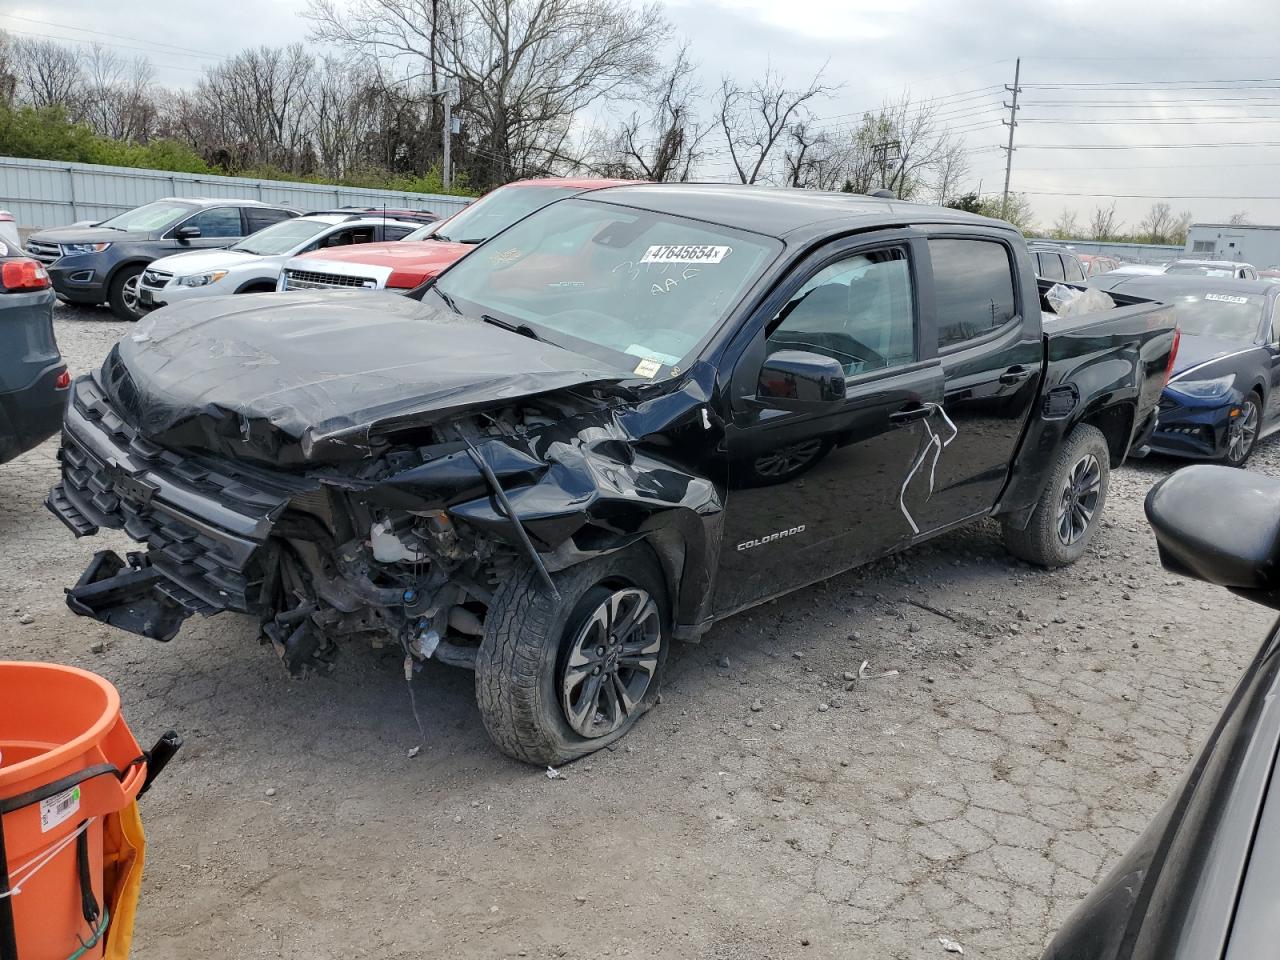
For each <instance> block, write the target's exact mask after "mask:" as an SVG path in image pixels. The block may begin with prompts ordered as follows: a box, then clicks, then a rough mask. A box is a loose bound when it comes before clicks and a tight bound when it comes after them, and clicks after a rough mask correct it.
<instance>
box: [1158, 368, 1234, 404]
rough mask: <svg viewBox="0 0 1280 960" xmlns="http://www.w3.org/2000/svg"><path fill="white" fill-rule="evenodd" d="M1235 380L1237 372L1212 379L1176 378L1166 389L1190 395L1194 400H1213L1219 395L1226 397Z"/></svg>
mask: <svg viewBox="0 0 1280 960" xmlns="http://www.w3.org/2000/svg"><path fill="white" fill-rule="evenodd" d="M1235 382H1236V378H1235V374H1230V373H1229V374H1227V375H1226V376H1225V377H1214V378H1213V379H1212V380H1175V381H1173V383H1171V384H1169V385H1168V386H1167V387H1166V388H1165V389H1166V390H1169V391H1171V392H1173V393H1179V394H1182V396H1184V397H1190V398H1191V399H1192V400H1213V399H1216V398H1218V397H1222V398H1223V399H1225V398H1226V396H1227V394H1229V393H1230V392H1231V388H1232V387H1233V386H1234V385H1235Z"/></svg>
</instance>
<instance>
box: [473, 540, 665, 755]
mask: <svg viewBox="0 0 1280 960" xmlns="http://www.w3.org/2000/svg"><path fill="white" fill-rule="evenodd" d="M553 576H554V580H555V584H556V589H557V590H559V592H560V597H561V599H560V601H559V602H556V601H555V600H554V599H553V598H552V597H551V595H550V594H549V593H548V592H547V588H546V585H545V584H544V583H543V582H542V578H541V576H540V574H539V573H538V571H537V570H536V569H534V567H533V566H532V565H530V564H525V565H523V566H522V567H520V568H519V569H518V571H517V572H516V573H515V575H513V576H511V577H509V578H507V580H506V581H505V582H504V583H503V584H502V586H500V587H499V588H498V590H497V592H496V593H495V594H494V598H493V603H492V605H491V606H490V607H489V612H488V615H487V616H486V617H485V623H484V636H483V638H482V639H481V642H480V651H479V654H478V656H477V658H476V700H477V702H478V703H479V706H480V716H481V718H482V719H483V721H484V726H485V730H487V731H488V733H489V737H490V739H492V740H493V742H494V743H495V744H496V745H497V747H498V749H499V750H501V751H502V752H503V753H505V754H507V755H508V756H510V757H514V758H515V759H517V760H523V761H525V762H526V763H533V764H538V765H540V766H542V765H548V764H552V765H554V764H561V763H567V762H568V761H570V760H576V759H577V758H578V757H582V756H585V755H587V754H589V753H593V752H595V751H596V750H599V749H600V748H602V747H606V746H608V745H609V744H611V743H614V742H616V741H617V740H618V739H619V738H621V737H623V736H625V735H626V733H627V732H628V731H630V730H631V728H632V727H633V726H635V723H636V721H637V720H639V718H640V717H641V716H643V715H644V714H645V713H646V712H648V710H649V708H650V707H652V706H653V704H654V703H655V702H656V700H657V696H658V690H659V686H660V684H661V681H662V669H663V665H664V664H665V662H666V658H667V649H668V647H669V646H670V642H671V641H670V637H671V628H670V614H669V610H668V600H667V596H668V591H667V586H666V579H665V577H664V575H663V573H662V568H661V566H660V565H659V563H658V561H657V558H656V557H655V556H654V555H653V553H652V551H650V550H649V549H648V548H647V547H645V546H644V545H637V546H634V547H630V548H628V549H626V550H622V551H619V552H617V553H612V554H608V555H606V556H603V557H596V558H594V559H592V560H588V561H586V562H585V563H581V564H578V565H577V566H574V567H570V568H569V569H567V570H564V571H562V572H560V573H557V574H554V575H553ZM641 592H643V593H645V594H647V595H648V597H649V598H651V599H652V601H653V603H654V604H655V605H656V608H657V622H656V628H657V643H658V649H657V651H656V653H653V654H646V655H645V660H646V663H647V661H648V660H649V659H652V661H653V664H652V670H651V671H649V672H648V673H647V677H648V679H647V681H646V683H645V685H644V689H643V693H642V695H639V696H636V697H635V703H634V706H633V707H632V708H631V709H630V710H629V711H625V719H622V720H621V722H620V723H618V725H617V726H616V727H614V728H612V729H608V730H605V729H603V728H602V729H601V732H600V734H599V735H592V736H584V735H583V733H582V732H580V731H579V730H578V729H576V728H575V727H574V726H572V725H571V719H570V708H571V706H572V704H571V703H569V702H568V698H567V696H566V695H565V694H564V687H565V684H566V680H567V678H568V677H569V675H570V673H571V672H572V673H582V671H583V668H582V667H581V666H579V667H577V668H570V667H569V654H570V651H571V648H574V647H576V645H577V642H578V640H579V638H580V636H582V635H583V634H582V631H585V630H587V629H588V627H589V625H590V624H591V623H592V622H593V617H592V614H593V613H594V612H596V611H597V610H598V608H600V606H601V604H602V603H605V602H606V601H608V600H609V598H610V597H612V596H613V595H615V594H619V595H625V596H627V597H630V596H631V595H632V594H638V593H641ZM624 609H625V608H624ZM646 610H647V607H646ZM644 623H645V624H646V625H647V626H648V628H649V629H650V630H652V629H653V626H654V624H653V622H652V621H651V620H650V618H649V617H647V616H646V618H645V621H644ZM610 637H611V638H612V634H611V633H610ZM646 642H648V643H650V644H651V643H652V640H651V639H650V640H649V641H646ZM626 646H627V645H626V644H625V643H619V645H618V647H617V651H618V652H621V651H623V650H624V648H625V647H626ZM600 649H603V647H602V648H600ZM609 653H610V654H611V655H612V657H613V661H612V662H613V664H614V666H613V669H614V670H615V671H617V675H618V677H619V680H618V682H619V683H620V684H622V685H623V688H625V687H626V686H627V685H628V682H627V681H625V680H623V679H622V673H623V672H624V671H627V672H628V673H629V674H630V676H631V682H634V681H636V680H637V679H639V674H638V672H636V671H630V670H629V668H626V667H625V666H623V665H621V664H620V662H619V657H618V653H615V652H614V651H609ZM622 659H623V660H627V659H632V660H634V659H635V657H634V656H633V657H630V658H628V657H626V656H624V657H622ZM605 669H606V672H605V679H604V680H602V681H595V684H596V685H595V689H596V691H597V696H596V699H595V700H594V701H592V703H593V704H599V703H600V702H601V701H600V697H601V696H602V695H603V693H604V692H605V691H604V687H605V685H609V687H608V689H609V692H610V694H611V696H612V697H613V700H614V703H615V705H618V704H620V703H621V701H619V700H618V694H617V692H616V691H617V689H618V688H615V687H613V686H612V685H610V681H611V680H612V677H613V676H614V674H612V673H609V672H608V668H605ZM596 673H597V674H598V673H600V670H596ZM593 676H594V675H593ZM592 682H593V681H592V680H591V678H588V677H586V675H585V674H583V680H582V686H583V690H584V691H585V689H586V688H587V687H588V686H589V685H590V683H592ZM582 702H583V703H585V696H584V697H583V698H582ZM588 714H589V716H588V718H587V721H586V722H587V724H588V725H594V723H595V721H596V719H598V718H599V717H601V716H602V713H597V712H595V708H594V706H592V707H591V708H586V707H585V706H584V716H586V715H588Z"/></svg>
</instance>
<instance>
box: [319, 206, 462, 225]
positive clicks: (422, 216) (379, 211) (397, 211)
mask: <svg viewBox="0 0 1280 960" xmlns="http://www.w3.org/2000/svg"><path fill="white" fill-rule="evenodd" d="M330 213H344V214H356V213H362V214H365V215H367V216H370V217H386V218H387V219H388V220H413V221H417V222H418V223H438V222H439V220H440V214H438V213H433V212H432V211H430V210H410V209H408V208H404V207H400V208H397V207H360V206H348V207H334V208H333V209H331V210H328V209H327V210H311V211H309V212H308V213H306V214H305V216H308V217H314V216H319V215H321V214H330Z"/></svg>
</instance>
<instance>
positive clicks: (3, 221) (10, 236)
mask: <svg viewBox="0 0 1280 960" xmlns="http://www.w3.org/2000/svg"><path fill="white" fill-rule="evenodd" d="M0 243H3V244H4V245H5V246H6V247H8V248H9V250H10V251H15V252H16V251H20V250H21V249H22V238H21V237H19V236H18V223H17V221H16V220H15V219H14V217H13V214H12V213H10V212H9V211H8V210H0Z"/></svg>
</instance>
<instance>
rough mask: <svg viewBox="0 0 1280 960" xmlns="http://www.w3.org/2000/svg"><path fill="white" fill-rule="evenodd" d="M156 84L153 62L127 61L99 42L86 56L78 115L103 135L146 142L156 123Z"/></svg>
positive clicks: (116, 138) (136, 59) (141, 58)
mask: <svg viewBox="0 0 1280 960" xmlns="http://www.w3.org/2000/svg"><path fill="white" fill-rule="evenodd" d="M154 84H155V71H154V70H153V69H152V67H151V61H149V60H147V59H146V58H145V57H137V58H135V59H133V60H126V59H125V58H123V57H121V56H120V55H119V54H117V53H115V52H113V51H111V50H109V49H108V48H106V47H104V46H102V45H101V44H96V43H95V44H94V45H93V46H92V47H91V48H90V49H89V52H88V53H87V54H86V55H85V56H84V86H83V88H82V90H81V93H80V98H79V104H78V105H77V109H76V114H77V116H78V117H79V118H80V119H82V120H83V121H84V122H86V123H87V124H89V126H90V127H91V128H92V129H93V131H94V132H95V133H97V134H99V135H101V136H104V137H110V138H111V139H113V140H128V141H136V142H145V141H146V140H148V139H149V137H150V134H151V132H152V130H153V128H154V126H155V122H156V105H155V100H154V98H153V95H152V93H153V88H154Z"/></svg>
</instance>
